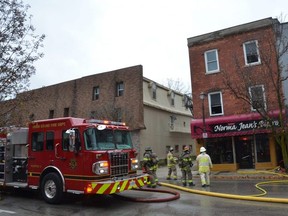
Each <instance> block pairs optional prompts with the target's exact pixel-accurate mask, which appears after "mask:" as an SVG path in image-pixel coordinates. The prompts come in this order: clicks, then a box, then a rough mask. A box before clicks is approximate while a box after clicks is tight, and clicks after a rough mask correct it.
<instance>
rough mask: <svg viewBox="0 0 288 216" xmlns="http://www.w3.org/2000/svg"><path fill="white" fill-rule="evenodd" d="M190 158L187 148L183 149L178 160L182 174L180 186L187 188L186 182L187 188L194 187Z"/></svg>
mask: <svg viewBox="0 0 288 216" xmlns="http://www.w3.org/2000/svg"><path fill="white" fill-rule="evenodd" d="M192 166H193V163H192V156H191V154H190V150H189V146H185V147H184V151H183V153H182V155H181V156H180V158H179V167H180V168H181V172H182V184H183V186H187V181H188V185H189V186H195V184H194V183H193V179H192V177H193V176H192V170H191V168H192Z"/></svg>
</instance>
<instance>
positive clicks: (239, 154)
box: [235, 136, 255, 169]
mask: <svg viewBox="0 0 288 216" xmlns="http://www.w3.org/2000/svg"><path fill="white" fill-rule="evenodd" d="M235 149H236V161H237V163H238V164H239V168H240V169H253V168H255V164H254V161H255V160H254V142H253V136H241V137H235Z"/></svg>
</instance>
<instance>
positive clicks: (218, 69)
mask: <svg viewBox="0 0 288 216" xmlns="http://www.w3.org/2000/svg"><path fill="white" fill-rule="evenodd" d="M213 51H215V53H216V61H217V69H216V70H211V71H209V70H208V59H207V53H209V52H213ZM204 57H205V68H206V74H211V73H217V72H219V71H220V66H219V59H218V50H217V49H213V50H208V51H206V52H205V53H204Z"/></svg>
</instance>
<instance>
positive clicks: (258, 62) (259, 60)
mask: <svg viewBox="0 0 288 216" xmlns="http://www.w3.org/2000/svg"><path fill="white" fill-rule="evenodd" d="M252 43H255V45H256V52H257V58H258V61H257V62H251V63H249V62H248V56H247V51H246V45H248V44H252ZM243 52H244V60H245V65H246V66H252V65H258V64H261V58H260V53H259V46H258V41H257V40H251V41H247V42H245V43H243Z"/></svg>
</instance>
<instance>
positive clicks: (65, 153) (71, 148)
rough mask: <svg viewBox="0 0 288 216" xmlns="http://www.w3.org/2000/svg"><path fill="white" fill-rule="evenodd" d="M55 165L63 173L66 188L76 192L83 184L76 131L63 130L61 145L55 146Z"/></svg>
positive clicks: (80, 155)
mask: <svg viewBox="0 0 288 216" xmlns="http://www.w3.org/2000/svg"><path fill="white" fill-rule="evenodd" d="M55 157H56V161H57V165H58V166H59V167H60V168H61V170H62V172H63V173H64V178H65V184H66V188H70V189H73V190H77V188H78V189H79V188H83V187H80V186H81V184H82V182H83V180H82V179H83V175H84V173H83V158H82V147H81V139H80V133H79V130H78V129H75V128H73V130H63V131H62V143H61V144H60V143H59V145H58V146H56V151H55ZM75 187H76V188H75Z"/></svg>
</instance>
